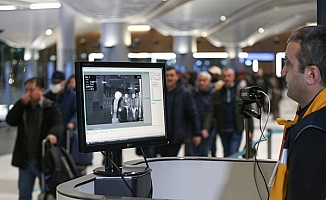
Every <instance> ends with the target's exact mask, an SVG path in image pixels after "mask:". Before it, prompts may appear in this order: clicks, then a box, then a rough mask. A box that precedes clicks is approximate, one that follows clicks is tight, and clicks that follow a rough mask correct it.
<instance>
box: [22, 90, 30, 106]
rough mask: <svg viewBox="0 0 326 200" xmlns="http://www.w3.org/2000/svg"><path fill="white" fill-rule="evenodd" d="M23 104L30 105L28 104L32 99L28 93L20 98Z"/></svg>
mask: <svg viewBox="0 0 326 200" xmlns="http://www.w3.org/2000/svg"><path fill="white" fill-rule="evenodd" d="M20 100H21V102H22V103H23V104H25V105H27V104H28V102H29V101H30V97H29V95H27V94H26V93H25V94H24V95H23V96H22V97H21V98H20Z"/></svg>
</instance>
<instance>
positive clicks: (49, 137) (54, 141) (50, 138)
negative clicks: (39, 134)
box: [46, 134, 57, 144]
mask: <svg viewBox="0 0 326 200" xmlns="http://www.w3.org/2000/svg"><path fill="white" fill-rule="evenodd" d="M46 139H47V140H48V141H49V142H50V144H57V136H55V135H53V134H49V135H47V136H46Z"/></svg>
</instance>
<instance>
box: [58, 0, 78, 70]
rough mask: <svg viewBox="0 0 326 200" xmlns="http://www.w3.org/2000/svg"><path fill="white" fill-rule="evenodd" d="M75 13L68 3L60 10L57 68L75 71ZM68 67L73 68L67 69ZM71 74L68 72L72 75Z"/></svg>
mask: <svg viewBox="0 0 326 200" xmlns="http://www.w3.org/2000/svg"><path fill="white" fill-rule="evenodd" d="M74 17H75V13H74V11H73V10H72V9H71V8H70V7H69V6H68V5H66V4H62V6H61V8H60V11H59V28H58V29H59V30H58V31H59V34H58V41H57V70H58V71H62V72H70V73H73V69H74V68H73V66H74V54H75V34H74V27H75V25H74V24H75V19H74ZM66 68H71V69H68V70H66ZM70 75H71V74H66V76H70Z"/></svg>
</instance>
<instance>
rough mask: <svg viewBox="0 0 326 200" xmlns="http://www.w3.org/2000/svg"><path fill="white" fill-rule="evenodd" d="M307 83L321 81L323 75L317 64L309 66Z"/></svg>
mask: <svg viewBox="0 0 326 200" xmlns="http://www.w3.org/2000/svg"><path fill="white" fill-rule="evenodd" d="M307 73H308V74H307V83H308V84H309V85H312V84H315V83H319V82H320V81H321V75H320V71H319V69H318V67H317V66H316V65H311V66H309V67H308V68H307Z"/></svg>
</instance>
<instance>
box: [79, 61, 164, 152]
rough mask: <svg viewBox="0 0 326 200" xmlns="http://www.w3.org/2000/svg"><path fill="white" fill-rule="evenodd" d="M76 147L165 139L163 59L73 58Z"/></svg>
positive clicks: (112, 146) (133, 144) (97, 148)
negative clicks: (151, 60) (77, 145)
mask: <svg viewBox="0 0 326 200" xmlns="http://www.w3.org/2000/svg"><path fill="white" fill-rule="evenodd" d="M75 73H76V94H77V117H78V136H79V137H78V138H79V150H80V152H96V151H115V150H121V149H124V148H132V147H143V146H149V145H158V144H166V143H167V142H168V134H167V131H166V120H165V119H166V106H165V99H164V98H165V95H164V93H165V64H164V63H132V62H76V63H75Z"/></svg>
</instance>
